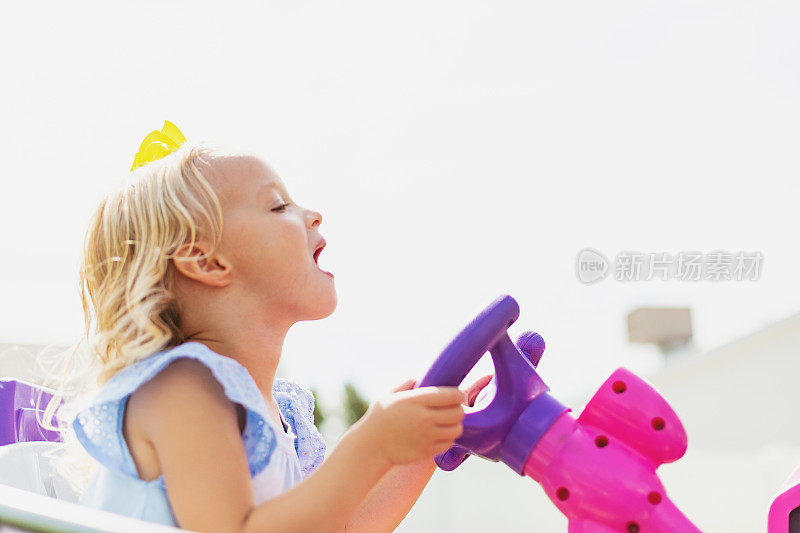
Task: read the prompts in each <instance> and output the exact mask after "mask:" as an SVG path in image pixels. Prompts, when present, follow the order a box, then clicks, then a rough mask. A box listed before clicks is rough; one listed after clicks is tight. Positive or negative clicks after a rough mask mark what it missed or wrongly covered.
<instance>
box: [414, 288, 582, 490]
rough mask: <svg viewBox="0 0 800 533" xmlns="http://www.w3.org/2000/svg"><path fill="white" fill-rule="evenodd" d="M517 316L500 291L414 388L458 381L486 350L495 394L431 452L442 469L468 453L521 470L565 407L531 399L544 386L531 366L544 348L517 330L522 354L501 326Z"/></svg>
mask: <svg viewBox="0 0 800 533" xmlns="http://www.w3.org/2000/svg"><path fill="white" fill-rule="evenodd" d="M518 317H519V306H518V305H517V302H516V301H515V300H514V299H513V298H512V297H511V296H508V295H502V296H500V297H499V298H497V299H496V300H495V301H494V302H492V303H491V304H490V305H489V306H488V307H486V308H485V309H484V310H483V311H482V312H481V313H480V314H479V315H478V316H477V317H475V319H474V320H472V322H470V323H469V324H468V325H467V327H466V328H464V329H463V330H462V331H461V333H459V334H458V335H457V336H456V337H455V338H454V339H453V340H452V341H451V342H450V344H448V345H447V347H446V348H445V349H444V351H442V353H441V354H440V355H439V357H438V358H437V359H436V361H434V363H433V365H432V366H431V368H430V370H428V373H427V374H425V377H423V378H422V380H421V381H420V383H419V386H420V387H425V386H430V385H444V386H458V385H459V384H460V383H461V382H462V381H463V380H464V378H465V377H466V376H467V374H468V373H469V371H470V370H471V369H472V368H473V367H474V366H475V365H476V364H477V362H478V361H479V360H480V359H481V357H483V354H485V353H486V351H487V350H488V351H489V353H490V354H491V357H492V361H493V362H494V369H495V377H494V380H495V381H496V392H495V396H494V398H493V399H492V401H491V403H489V405H487V406H486V407H484V408H483V409H481V410H480V411H476V412H473V413H468V414H467V415H466V416H465V417H464V421H463V423H462V424H463V427H464V432H463V433H462V435H461V436H460V437H459V438H458V439H457V440H456V441H455V445H454V446H453V447H451V448H450V449H449V450H448V451H446V452H445V453H443V454H439V455H437V456H436V464H437V465H439V467H440V468H442V469H443V470H453V469H455V468H456V467H457V466H458V465H460V464H461V463H462V462H464V460H465V459H466V458H467V456H468V455H469V454H473V455H478V456H480V457H483V458H486V459H490V460H492V461H500V460H502V461H503V462H505V463H506V464H507V465H509V466H510V467H511V468H513V469H514V470H515V471H516V472H517V473H519V474H520V475H522V468H523V466H524V464H525V460H526V459H527V457H528V454H530V451H531V449H533V447H534V446H535V445H536V443H537V442H538V440H539V438H541V436H542V435H543V434H544V432H545V431H547V429H548V428H549V427H550V424H551V423H552V422H553V421H554V420H555V418H557V417H558V415H559V414H561V413H562V412H564V411H566V410H567V408H566V407H564V406H563V405H561V404H559V403H558V402H557V401H555V400H554V399H552V398H551V397H550V396H549V395H548V396H547V397H546V398H541V402H540V401H534V400H535V399H537V398H539V397H540V396H543V395H544V394H545V393H546V392H547V391H548V390H549V388H548V387H547V385H545V383H544V381H542V379H541V378H540V377H539V375H538V374H537V373H536V369H535V368H534V365H535V364H538V362H539V359H540V358H541V356H542V353H543V351H544V340H543V339H542V338H541V336H540V335H538V334H536V333H533V332H529V334H528V333H526V334H523V336H522V337H520V341H521V342H522V346H523V350H524V352H525V353H522V352H521V351H520V349H518V348H517V346H515V345H514V343H513V342H511V339H510V338H509V337H508V331H507V329H508V327H509V326H511V325H512V324H513V323H514V322H515V321H516V320H517V318H518ZM528 410H530V413H528ZM523 412H525V415H524V416H523Z"/></svg>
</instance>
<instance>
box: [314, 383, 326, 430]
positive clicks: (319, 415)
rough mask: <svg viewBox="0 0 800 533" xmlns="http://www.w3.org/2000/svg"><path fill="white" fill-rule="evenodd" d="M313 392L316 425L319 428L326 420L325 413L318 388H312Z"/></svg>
mask: <svg viewBox="0 0 800 533" xmlns="http://www.w3.org/2000/svg"><path fill="white" fill-rule="evenodd" d="M311 394H312V395H313V396H314V425H315V426H317V428H319V427H320V426H321V425H322V423H323V422H325V413H324V412H323V411H322V407H320V404H319V396H318V395H317V390H316V389H311Z"/></svg>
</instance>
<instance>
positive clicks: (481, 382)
mask: <svg viewBox="0 0 800 533" xmlns="http://www.w3.org/2000/svg"><path fill="white" fill-rule="evenodd" d="M493 377H494V374H488V375H486V376H483V377H482V378H480V379H478V381H476V382H475V383H473V384H472V385H470V386H469V387H467V390H466V394H467V405H469V406H470V407H472V405H473V404H474V403H475V398H477V397H478V394H479V393H480V392H481V391H482V390H483V388H484V387H485V386H486V385H488V384H489V382H490V381H492V378H493Z"/></svg>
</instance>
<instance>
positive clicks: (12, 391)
mask: <svg viewBox="0 0 800 533" xmlns="http://www.w3.org/2000/svg"><path fill="white" fill-rule="evenodd" d="M52 397H53V394H52V392H50V391H48V390H47V389H44V388H41V387H37V386H36V385H33V384H30V383H26V382H24V381H18V380H15V379H10V378H0V446H5V445H6V444H13V443H15V442H31V441H50V442H58V441H60V440H61V438H60V437H61V436H60V434H59V433H58V432H57V431H51V430H48V429H44V428H43V427H42V426H41V425H39V419H41V418H43V416H44V410H45V409H46V408H47V404H48V403H49V402H50V399H51V398H52ZM37 415H38V416H37ZM54 422H55V420H54ZM56 426H57V424H56Z"/></svg>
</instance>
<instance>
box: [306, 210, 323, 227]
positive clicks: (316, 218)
mask: <svg viewBox="0 0 800 533" xmlns="http://www.w3.org/2000/svg"><path fill="white" fill-rule="evenodd" d="M306 220H307V221H309V222H310V223H311V224H310V226H309V227H310V228H313V227H314V226H319V225H320V224H322V213H320V212H318V211H314V210H311V209H309V210H308V213H307V215H306Z"/></svg>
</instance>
